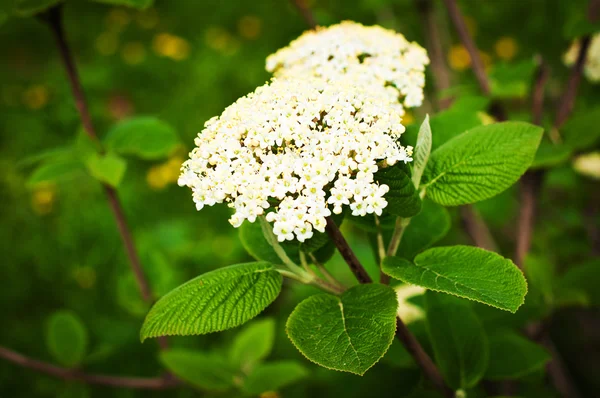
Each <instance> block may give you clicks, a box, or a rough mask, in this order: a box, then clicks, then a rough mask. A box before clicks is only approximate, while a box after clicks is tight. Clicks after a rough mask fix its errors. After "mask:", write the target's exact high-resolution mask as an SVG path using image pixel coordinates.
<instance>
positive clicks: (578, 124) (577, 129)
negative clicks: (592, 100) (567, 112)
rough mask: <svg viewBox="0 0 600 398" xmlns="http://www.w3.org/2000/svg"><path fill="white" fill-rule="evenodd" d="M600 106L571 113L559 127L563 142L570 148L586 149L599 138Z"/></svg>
mask: <svg viewBox="0 0 600 398" xmlns="http://www.w3.org/2000/svg"><path fill="white" fill-rule="evenodd" d="M599 124H600V106H598V107H595V108H593V109H587V110H584V111H580V112H578V113H576V114H575V115H573V116H572V117H571V118H570V119H569V120H568V121H567V122H566V123H565V124H564V126H563V127H562V128H561V129H560V130H561V135H562V138H563V143H564V145H565V146H566V147H568V148H571V149H572V150H577V149H588V148H590V147H593V146H594V145H595V144H596V143H598V141H599V140H600V129H599V128H598V125H599Z"/></svg>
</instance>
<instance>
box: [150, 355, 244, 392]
mask: <svg viewBox="0 0 600 398" xmlns="http://www.w3.org/2000/svg"><path fill="white" fill-rule="evenodd" d="M160 361H161V362H162V363H163V365H164V366H165V368H167V369H168V370H169V371H170V372H171V373H173V374H174V375H175V376H177V377H178V378H179V379H181V380H184V381H186V382H188V383H190V384H191V385H193V386H195V387H198V388H200V389H203V390H208V391H226V390H229V389H230V388H231V387H233V385H234V377H235V373H234V371H233V370H232V369H231V368H230V367H229V364H228V363H227V360H226V359H225V358H223V357H221V356H219V355H217V354H211V353H204V352H200V351H193V350H189V349H185V350H184V349H172V350H169V351H163V352H161V353H160Z"/></svg>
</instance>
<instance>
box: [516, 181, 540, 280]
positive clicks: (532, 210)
mask: <svg viewBox="0 0 600 398" xmlns="http://www.w3.org/2000/svg"><path fill="white" fill-rule="evenodd" d="M543 175H544V172H543V171H528V172H527V173H525V175H523V177H521V181H520V188H521V192H520V196H521V207H520V208H519V221H518V223H517V231H518V232H517V244H516V249H515V264H516V265H517V266H518V267H519V268H521V269H523V264H524V261H525V257H526V256H527V253H528V252H529V249H530V248H531V236H532V234H533V224H534V222H535V215H536V213H537V196H538V194H539V192H540V188H541V186H542V179H543Z"/></svg>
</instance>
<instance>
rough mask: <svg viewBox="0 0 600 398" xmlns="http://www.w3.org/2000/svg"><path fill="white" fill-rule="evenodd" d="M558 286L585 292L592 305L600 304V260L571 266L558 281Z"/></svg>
mask: <svg viewBox="0 0 600 398" xmlns="http://www.w3.org/2000/svg"><path fill="white" fill-rule="evenodd" d="M558 286H559V287H560V288H561V289H567V288H568V289H574V290H579V291H582V292H585V294H586V295H587V297H588V299H589V303H590V305H594V306H600V289H598V286H600V260H591V261H589V262H587V263H585V264H581V265H577V266H575V267H571V268H569V269H568V270H567V272H565V273H564V274H563V275H562V277H561V278H560V280H559V281H558Z"/></svg>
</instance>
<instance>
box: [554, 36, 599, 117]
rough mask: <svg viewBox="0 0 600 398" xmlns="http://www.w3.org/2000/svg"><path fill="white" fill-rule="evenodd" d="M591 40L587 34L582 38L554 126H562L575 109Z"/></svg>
mask: <svg viewBox="0 0 600 398" xmlns="http://www.w3.org/2000/svg"><path fill="white" fill-rule="evenodd" d="M590 42H591V38H590V36H585V37H584V38H583V39H582V40H581V47H580V48H579V54H577V61H576V62H575V65H573V68H571V76H569V82H568V83H567V88H566V89H565V92H564V93H563V95H562V96H561V102H560V103H559V105H558V109H557V110H556V119H555V121H554V127H555V128H556V129H559V128H560V127H562V125H563V124H564V122H566V121H567V119H568V117H569V115H570V114H571V111H572V110H573V105H575V97H576V96H577V89H578V88H579V82H581V76H582V75H583V67H584V66H585V59H586V57H587V52H588V49H589V47H590Z"/></svg>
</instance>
